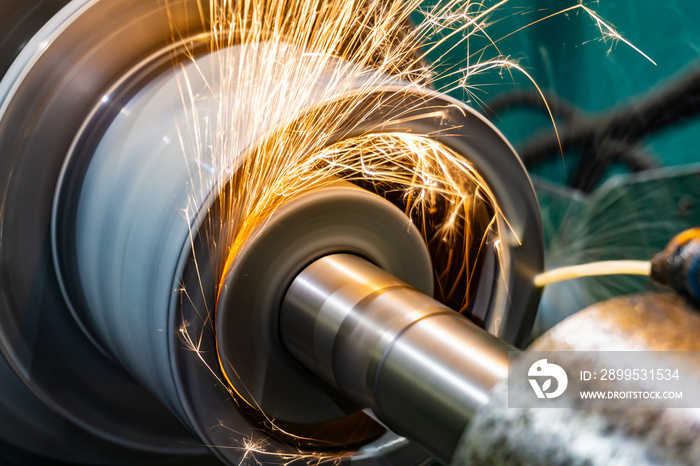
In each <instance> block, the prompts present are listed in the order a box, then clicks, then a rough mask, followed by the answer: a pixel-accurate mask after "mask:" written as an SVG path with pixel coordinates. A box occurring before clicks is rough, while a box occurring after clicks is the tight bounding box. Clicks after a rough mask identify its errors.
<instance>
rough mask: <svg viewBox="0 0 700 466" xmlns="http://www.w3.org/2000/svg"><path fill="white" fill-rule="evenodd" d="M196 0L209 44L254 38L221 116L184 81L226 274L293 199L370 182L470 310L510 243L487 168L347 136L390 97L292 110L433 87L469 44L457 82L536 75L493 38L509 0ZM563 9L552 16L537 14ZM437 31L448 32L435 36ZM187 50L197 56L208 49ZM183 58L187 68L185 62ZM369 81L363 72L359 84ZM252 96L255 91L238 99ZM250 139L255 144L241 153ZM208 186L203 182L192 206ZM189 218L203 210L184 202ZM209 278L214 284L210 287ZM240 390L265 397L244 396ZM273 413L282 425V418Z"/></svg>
mask: <svg viewBox="0 0 700 466" xmlns="http://www.w3.org/2000/svg"><path fill="white" fill-rule="evenodd" d="M197 2H198V5H199V10H200V12H201V16H202V17H201V20H202V23H203V24H204V25H205V30H207V31H208V42H207V44H206V45H207V49H208V51H209V52H215V51H224V52H225V51H226V50H230V49H232V48H234V47H235V46H237V45H240V44H247V45H248V47H246V48H245V49H244V51H243V55H241V56H236V57H234V56H233V55H230V54H227V53H222V54H219V55H217V57H218V58H217V61H216V63H215V70H214V74H215V76H216V79H215V81H216V82H208V83H207V86H206V88H207V92H208V93H209V94H210V95H208V97H210V98H211V97H213V99H214V101H215V102H216V105H217V107H216V109H215V112H214V116H213V117H207V118H202V116H201V115H199V114H198V112H197V107H196V105H195V104H196V102H197V101H198V100H199V99H201V98H202V95H199V94H197V93H196V92H194V91H193V89H192V86H191V80H193V79H195V78H201V77H196V76H188V74H187V73H184V74H183V76H184V78H183V79H181V82H180V89H181V96H182V101H183V106H184V109H185V112H186V114H187V115H188V122H189V123H191V124H188V125H187V126H186V127H183V128H180V144H181V145H182V147H183V148H184V152H185V153H186V154H187V155H188V157H191V158H193V159H197V160H200V161H202V162H203V163H202V164H201V165H200V166H197V167H195V166H192V167H191V173H190V176H191V177H192V180H193V183H192V184H193V185H198V183H195V182H194V181H195V179H197V178H198V177H202V176H203V174H202V168H201V167H202V166H207V167H211V169H212V171H213V172H215V173H220V174H222V175H221V178H220V179H219V180H218V185H217V189H218V191H219V192H220V195H219V197H218V202H219V203H220V206H219V207H220V208H221V211H222V212H226V213H227V216H226V218H225V219H224V220H223V221H221V223H220V224H217V225H208V228H209V230H210V231H212V232H215V234H213V235H212V236H213V237H214V238H216V241H217V244H216V245H214V244H212V249H214V248H215V247H216V248H219V247H221V245H226V246H225V253H224V254H220V255H219V256H220V257H219V260H220V263H218V264H217V265H216V267H217V270H218V276H219V277H224V276H225V275H226V270H227V269H228V268H229V267H230V265H231V264H232V262H233V261H234V260H235V258H236V255H237V253H238V252H239V251H240V249H241V247H243V245H244V244H245V242H246V240H247V239H248V238H249V237H250V236H251V234H253V232H254V231H255V230H256V228H258V227H259V226H260V225H261V224H263V223H264V222H265V221H266V219H269V218H270V216H271V215H273V214H274V212H275V211H276V210H277V209H279V207H280V206H281V205H283V204H284V203H285V202H287V201H288V200H290V199H294V198H295V197H297V196H299V195H301V194H303V193H305V192H307V191H309V190H311V189H317V188H319V187H323V186H326V185H329V184H331V183H335V182H337V180H339V179H340V180H346V181H350V182H354V183H358V184H360V185H362V186H367V187H370V188H371V189H374V190H375V191H376V192H378V193H379V194H380V195H383V196H386V197H388V198H391V199H392V200H393V201H394V202H395V203H397V204H399V205H400V206H401V207H402V208H403V209H404V211H405V212H406V214H407V215H408V216H409V217H410V218H411V220H412V221H413V222H414V224H416V225H417V226H418V227H419V230H421V232H422V233H423V235H424V236H425V240H426V242H427V244H428V245H429V246H430V249H431V253H432V255H433V257H440V258H444V260H436V261H435V265H436V271H435V276H436V283H437V288H438V290H439V294H440V295H441V297H442V298H443V299H444V300H450V299H453V300H454V299H455V296H457V302H456V307H459V308H460V309H465V308H466V307H467V305H468V299H469V287H470V284H471V283H472V280H473V277H474V276H475V275H476V273H477V271H478V270H479V266H480V264H479V257H481V251H483V250H484V249H485V248H493V249H494V251H495V252H496V253H497V254H500V253H501V249H500V248H498V238H499V237H500V236H501V235H502V233H503V232H504V231H505V229H507V228H509V227H508V223H507V219H505V218H504V217H503V215H502V214H501V211H500V209H499V206H498V203H497V202H496V201H495V199H494V198H493V195H492V194H491V192H490V190H489V188H488V186H487V185H486V183H485V182H484V180H483V179H482V178H481V177H480V175H479V173H478V172H477V170H476V169H475V167H473V166H472V165H471V164H470V163H469V161H468V160H466V159H464V158H463V157H462V156H460V155H458V154H456V153H454V152H453V151H451V150H450V149H449V148H447V147H445V146H443V145H441V144H439V143H437V142H436V141H435V140H433V139H431V138H430V136H432V135H430V134H400V133H386V132H384V131H382V130H381V128H376V130H375V131H372V130H370V131H365V132H364V133H363V134H362V135H359V136H354V137H351V138H346V139H341V140H337V138H336V136H337V134H339V133H343V132H344V131H345V132H347V128H343V127H341V126H340V122H343V121H345V120H347V118H346V117H347V116H348V115H350V114H351V113H353V112H354V117H353V118H355V119H356V120H362V119H363V115H367V114H368V113H370V112H372V111H375V110H376V108H378V107H380V106H381V105H382V104H383V103H382V102H381V101H380V100H377V101H376V102H368V101H367V100H366V99H359V98H358V99H355V100H353V98H352V97H351V98H349V99H345V100H343V101H342V105H336V106H333V105H330V106H324V107H323V110H322V111H321V112H319V111H304V112H299V111H297V112H296V113H294V112H292V114H290V109H295V110H299V109H301V108H303V107H304V102H308V101H312V100H313V101H321V102H330V101H333V99H335V98H336V96H337V95H339V94H343V91H345V90H348V89H353V90H354V93H355V94H356V95H365V96H366V95H369V94H372V91H373V90H374V89H376V88H379V87H380V86H382V85H385V84H386V83H387V82H388V81H390V82H391V83H392V85H394V86H400V87H403V88H405V89H407V90H410V89H414V88H416V87H417V86H430V85H431V83H433V82H436V81H437V78H439V77H440V76H439V73H438V72H437V69H438V67H439V65H442V64H444V62H446V61H447V56H448V55H449V53H450V51H451V50H452V49H454V48H455V47H464V48H465V49H466V50H467V51H468V52H467V57H468V58H467V61H466V62H464V63H460V64H457V65H452V66H447V67H444V69H443V70H442V71H441V72H440V73H442V75H443V76H461V77H462V79H460V80H459V83H458V84H457V85H458V86H460V87H462V88H464V89H467V90H469V89H470V86H471V80H472V79H473V77H474V76H476V75H478V74H481V73H485V72H488V71H490V70H504V69H505V70H507V71H509V72H510V71H511V70H515V71H516V72H520V73H523V74H525V75H526V76H528V78H529V79H530V80H531V81H532V82H533V83H534V80H533V79H532V78H531V77H530V76H529V75H528V74H527V71H526V70H525V69H524V68H522V67H520V66H519V65H518V64H517V63H516V62H515V61H513V60H511V59H510V58H509V57H508V56H507V55H505V54H503V53H502V52H501V50H500V49H499V45H498V43H499V42H500V41H501V40H503V39H504V38H505V37H508V35H507V36H505V37H502V38H499V39H493V38H492V37H491V35H490V34H489V32H488V30H489V27H490V26H492V24H493V22H494V20H493V15H494V13H496V12H498V11H500V10H502V9H503V8H505V7H506V6H507V4H508V3H509V0H501V1H498V2H493V3H492V4H490V5H489V4H486V3H480V2H472V1H459V0H449V1H446V2H442V3H438V4H437V5H435V6H432V7H429V8H427V9H426V7H425V6H424V5H423V3H424V2H423V1H422V0H383V1H376V0H355V1H346V0H210V1H208V2H207V1H205V0H197ZM574 8H579V9H583V11H586V12H587V13H588V14H589V15H590V16H591V18H592V19H593V20H594V21H595V22H596V24H597V25H598V27H599V28H600V29H601V32H602V33H603V34H605V35H606V36H609V37H615V38H616V39H618V40H623V41H624V42H625V43H628V42H627V41H625V40H624V39H622V38H621V36H619V34H617V33H616V32H615V30H614V29H613V28H612V26H610V25H609V24H607V23H605V22H604V21H603V20H602V19H601V18H600V17H599V16H597V15H596V14H595V13H594V12H593V10H590V9H589V8H587V7H585V6H583V5H580V6H578V7H574ZM416 11H419V12H421V13H422V16H423V17H424V18H425V19H424V21H423V22H421V23H420V24H413V22H412V15H413V14H414V12H416ZM565 11H566V10H565ZM561 13H563V12H560V13H556V14H561ZM551 16H552V15H543V17H542V18H541V19H538V20H536V21H534V22H533V23H536V22H539V21H542V20H544V19H546V18H548V17H551ZM436 30H443V31H446V33H445V34H443V35H442V36H441V38H440V39H438V40H434V39H433V34H434V32H435V31H436ZM515 32H517V31H515ZM515 32H514V33H515ZM185 35H186V31H173V40H174V41H177V40H178V39H179V38H181V37H183V36H185ZM509 35H510V34H509ZM451 43H452V44H454V45H451V46H449V47H447V49H446V50H445V44H451ZM474 44H478V45H474ZM628 45H631V44H629V43H628ZM290 48H293V49H295V50H301V51H303V53H302V55H301V57H295V58H294V59H291V60H290V59H289V57H290V55H289V50H290ZM239 51H240V49H239ZM438 51H439V53H438ZM188 52H189V54H190V58H191V60H192V63H194V64H195V65H197V60H196V57H197V56H198V55H197V53H196V52H195V51H194V50H190V51H188ZM436 54H437V55H438V58H437V59H435V58H432V60H431V64H430V65H428V64H427V63H428V57H429V56H431V57H432V56H434V55H436ZM179 66H181V67H182V69H183V70H184V65H183V64H180V65H179ZM195 68H196V66H195ZM202 75H204V73H202ZM376 76H383V77H386V78H382V79H376V78H375V77H376ZM320 79H324V80H327V81H328V82H329V85H328V90H327V92H326V93H325V94H324V95H320V96H318V95H314V96H311V95H310V92H311V90H310V89H309V88H307V87H305V86H294V87H286V88H279V86H280V85H282V84H281V83H285V82H286V83H290V82H292V83H303V82H315V81H317V80H320ZM358 82H361V83H364V84H362V86H361V89H360V90H359V91H358V89H357V87H358ZM251 83H253V85H251ZM441 90H442V91H446V92H449V91H450V90H452V89H441ZM243 93H244V94H245V96H246V98H245V99H234V98H231V96H239V95H242V94H243ZM312 97H313V98H312ZM259 109H265V111H264V112H261V111H259ZM408 113H410V109H409V111H407V114H408ZM399 118H400V117H399ZM203 120H204V121H203ZM273 122H274V123H273ZM279 122H282V124H280V123H279ZM244 123H245V124H244ZM259 127H265V128H267V127H270V128H272V129H271V130H270V131H268V132H267V133H266V135H265V137H264V138H262V140H260V139H259V138H257V133H256V131H257V128H259ZM451 130H453V131H457V130H458V128H452V129H451ZM254 141H255V142H254ZM241 147H246V148H247V149H246V151H245V154H244V155H243V156H242V155H241V153H240V148H241ZM207 195H209V193H203V192H195V193H192V198H193V203H192V204H193V206H194V205H199V200H200V199H202V198H205V197H206V196H207ZM188 215H192V213H190V212H186V216H188ZM189 220H190V219H189V218H188V221H189ZM477 226H478V227H477ZM200 285H201V288H200V292H202V294H203V295H204V294H205V293H204V292H203V290H202V288H203V287H204V284H201V283H200ZM192 292H193V291H192V290H190V291H189V293H192ZM214 311H215V310H214V303H206V309H202V310H201V319H202V321H203V322H204V323H205V324H206V325H208V326H212V325H213V323H212V318H213V316H212V314H213V313H214ZM181 333H182V335H181V340H182V341H183V344H185V345H187V346H188V347H190V348H191V349H192V350H193V351H195V352H196V351H198V349H197V348H198V337H197V336H191V335H189V334H188V330H187V328H186V327H183V328H182V329H181ZM210 369H211V370H212V372H213V373H216V372H217V371H216V370H215V369H214V368H210ZM238 395H239V397H240V398H241V399H242V400H244V401H245V402H246V403H248V404H249V405H251V406H252V407H255V406H256V403H255V401H254V400H250V399H249V397H247V396H246V395H245V394H240V393H239V394H238ZM267 423H268V424H269V425H272V426H274V421H273V420H270V419H268V420H267ZM272 430H274V427H273V429H272ZM236 448H240V449H241V451H242V452H243V460H247V459H249V460H251V461H257V460H255V455H256V454H264V452H265V448H264V445H261V444H258V443H256V444H245V445H242V446H240V447H236ZM340 456H342V454H340ZM299 457H302V458H306V459H308V460H309V462H310V463H312V464H316V463H322V462H325V461H336V460H337V459H338V458H339V453H338V452H336V453H333V454H330V455H328V456H326V455H325V454H323V453H312V454H309V455H306V454H305V453H302V452H300V453H299ZM299 457H294V458H289V460H290V461H291V460H294V459H298V458H299ZM285 460H287V458H285Z"/></svg>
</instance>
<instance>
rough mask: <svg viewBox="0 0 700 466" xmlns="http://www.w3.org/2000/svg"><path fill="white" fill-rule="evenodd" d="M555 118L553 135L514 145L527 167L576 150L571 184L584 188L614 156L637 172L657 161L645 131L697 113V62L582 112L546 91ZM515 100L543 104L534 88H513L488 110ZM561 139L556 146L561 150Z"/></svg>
mask: <svg viewBox="0 0 700 466" xmlns="http://www.w3.org/2000/svg"><path fill="white" fill-rule="evenodd" d="M547 99H548V103H549V106H550V109H551V110H552V114H553V115H554V116H555V118H560V119H561V120H562V121H563V123H564V125H562V126H560V128H559V130H560V133H559V136H560V139H559V140H558V139H557V137H556V134H555V133H554V132H553V131H550V132H547V133H546V134H540V135H536V136H534V137H533V138H531V139H530V140H529V141H528V142H527V143H525V144H524V145H522V146H521V147H520V148H519V151H518V152H519V154H520V157H521V159H522V160H523V163H525V165H526V166H527V167H529V168H531V167H533V166H536V165H538V164H541V163H543V162H546V161H547V160H549V159H551V158H554V157H559V156H561V153H562V152H561V151H562V150H563V152H564V153H567V152H574V151H578V152H580V153H582V154H583V158H582V160H581V162H580V163H579V166H578V168H577V170H576V172H574V175H573V177H572V180H571V181H572V185H573V186H574V187H576V188H577V189H581V190H583V191H590V190H591V189H593V187H594V186H595V184H596V183H597V181H598V180H599V179H600V178H601V177H602V175H603V174H604V172H605V169H606V168H607V167H609V165H610V164H611V163H612V162H614V161H619V162H621V163H624V164H625V165H626V166H627V167H628V168H629V169H630V170H632V171H634V172H637V171H643V170H648V169H650V168H654V167H656V163H655V162H654V161H653V159H652V158H651V157H650V155H649V154H647V153H646V152H645V151H644V150H643V149H642V148H641V147H640V145H639V141H640V140H641V139H643V138H644V137H647V136H649V135H650V134H653V133H655V132H658V131H660V130H663V129H665V128H667V127H669V126H671V125H673V124H675V123H677V122H679V121H682V120H684V119H687V118H691V117H695V116H697V115H698V113H700V68H696V69H694V70H692V71H691V72H689V73H687V74H685V76H683V77H681V78H679V79H678V80H677V81H676V82H675V83H673V84H672V85H670V86H667V87H665V88H662V89H660V90H654V91H651V92H650V93H649V94H648V97H646V98H644V99H640V100H638V101H636V102H633V103H631V104H629V105H627V106H625V107H623V108H621V109H619V110H617V111H614V112H612V113H608V114H605V115H601V116H597V117H593V118H590V117H586V116H585V115H584V113H583V112H582V111H581V110H579V109H577V108H576V107H575V106H573V105H571V104H569V103H568V102H565V101H563V100H562V99H560V98H556V97H553V96H549V97H547ZM517 106H526V107H534V108H538V109H542V110H546V106H545V105H544V102H542V98H541V96H540V95H539V94H538V93H534V92H531V93H517V94H512V95H509V96H505V97H501V98H499V99H498V100H496V101H495V102H493V103H492V104H491V105H490V110H489V111H487V112H486V113H487V115H491V116H493V115H494V114H496V113H499V112H502V111H504V110H507V109H511V108H514V107H517ZM560 141H561V150H560V145H559V144H560Z"/></svg>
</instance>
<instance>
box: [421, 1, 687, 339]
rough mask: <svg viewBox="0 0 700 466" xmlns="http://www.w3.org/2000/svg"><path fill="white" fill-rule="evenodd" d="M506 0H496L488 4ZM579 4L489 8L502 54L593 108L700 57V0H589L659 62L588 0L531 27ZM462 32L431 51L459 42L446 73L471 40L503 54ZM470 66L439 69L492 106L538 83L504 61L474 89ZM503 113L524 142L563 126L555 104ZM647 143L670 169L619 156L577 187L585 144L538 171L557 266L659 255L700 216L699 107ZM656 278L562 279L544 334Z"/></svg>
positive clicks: (502, 125)
mask: <svg viewBox="0 0 700 466" xmlns="http://www.w3.org/2000/svg"><path fill="white" fill-rule="evenodd" d="M495 3H496V2H491V1H487V2H486V3H485V6H486V7H489V6H491V5H494V4H495ZM578 3H579V2H578V1H570V0H538V1H524V0H513V1H509V2H507V3H506V4H505V5H504V6H503V7H501V8H499V9H498V10H497V11H494V13H493V15H491V16H490V24H489V25H488V27H487V28H486V32H488V34H489V35H490V37H491V38H492V39H493V40H495V41H498V47H499V48H500V51H501V52H502V53H503V55H506V56H508V57H509V58H510V59H511V60H515V61H516V62H517V63H518V64H519V65H520V66H522V67H523V68H525V69H526V70H527V71H528V73H530V75H531V76H532V77H533V78H534V80H535V81H536V82H537V84H538V85H539V86H540V87H541V88H542V90H543V91H545V92H547V93H551V94H554V95H556V96H559V97H560V98H563V99H564V100H566V101H568V102H570V103H572V104H574V105H575V106H576V107H577V108H578V109H580V111H582V112H583V114H584V115H585V116H587V117H594V116H596V115H603V114H605V113H606V112H610V111H613V110H615V109H619V108H622V107H625V106H626V105H629V103H631V102H634V101H635V100H636V99H643V98H644V97H645V96H649V95H653V93H655V92H658V90H659V89H661V88H664V87H666V86H670V85H672V83H673V82H674V81H675V80H676V79H677V78H679V77H681V76H683V75H684V74H686V73H688V72H689V71H690V70H694V69H698V68H700V1H698V0H668V1H665V2H659V1H652V0H611V1H605V0H599V1H594V2H584V4H585V5H586V6H587V7H589V8H590V9H592V10H594V11H595V12H596V13H597V14H598V15H599V16H600V17H601V18H603V19H604V20H605V21H606V22H607V23H609V24H611V25H613V26H614V28H615V30H616V31H618V32H619V33H620V34H621V35H622V36H623V37H624V38H625V39H627V40H629V41H630V42H631V43H633V44H634V45H635V46H637V47H638V48H639V49H641V50H642V51H643V52H644V53H645V54H647V55H648V56H649V57H650V58H651V59H652V60H654V61H655V62H656V65H654V64H652V63H651V62H650V61H649V60H647V59H646V58H645V57H644V56H642V55H641V54H640V53H639V52H637V51H635V50H633V49H632V48H631V47H629V46H628V45H626V44H624V43H623V42H621V41H615V40H613V39H611V38H606V37H604V36H603V34H602V33H601V30H600V29H599V27H598V25H597V24H596V21H595V20H594V19H593V18H591V17H590V16H589V15H588V14H587V13H586V12H585V11H583V10H581V9H578V10H575V11H571V12H568V13H566V14H563V15H558V16H555V17H552V18H549V19H547V20H545V21H542V22H539V23H537V24H534V25H531V26H528V27H526V26H527V25H528V24H530V23H532V22H533V21H536V20H538V19H539V18H543V17H545V16H548V15H549V14H552V13H555V12H556V11H560V10H563V9H566V8H568V7H570V6H573V5H577V4H578ZM426 5H428V4H427V3H426ZM464 5H466V3H464V4H463V6H464ZM472 8H476V7H472ZM472 11H474V10H472ZM415 19H416V21H417V22H420V21H421V19H422V17H421V15H419V14H418V15H416V17H415ZM523 27H525V29H523V30H522V31H519V32H517V33H515V34H513V35H510V36H509V37H506V36H508V35H509V34H510V33H512V32H513V31H516V30H518V29H520V28H523ZM436 34H438V35H439V33H436ZM442 34H445V32H444V31H443V32H442ZM504 37H505V39H503V40H500V38H504ZM460 40H462V38H461V37H460V38H459V39H457V38H455V39H454V40H452V41H448V43H446V44H444V46H443V47H444V48H443V49H438V50H436V53H434V54H432V58H436V57H437V56H439V55H440V54H441V53H442V52H443V51H444V50H448V49H449V48H451V47H454V49H453V50H452V51H451V52H450V54H449V60H448V63H443V64H442V66H440V64H438V70H439V72H442V73H444V72H445V71H446V70H448V69H449V67H450V66H454V65H455V64H462V65H463V64H464V63H466V59H467V56H468V54H469V52H468V51H470V52H471V53H473V52H474V51H476V50H480V49H481V48H483V47H487V48H486V50H485V53H484V55H483V58H484V59H489V58H494V57H496V56H497V55H498V52H497V51H496V50H495V49H494V47H488V44H489V42H488V40H487V39H486V38H484V37H472V38H470V40H469V48H467V47H466V45H465V44H464V43H461V44H458V42H459V41H460ZM473 60H474V58H472V63H473V62H474V61H473ZM461 77H462V76H459V75H457V76H455V75H452V76H449V77H448V78H442V79H437V80H436V81H435V86H436V87H437V88H438V89H441V90H445V91H448V92H449V93H450V94H452V95H453V96H454V97H457V98H459V99H461V100H463V101H465V102H468V103H469V104H470V105H472V106H473V107H475V108H477V109H482V110H484V109H485V108H487V106H488V103H489V101H491V100H493V99H495V98H497V97H498V96H499V95H503V94H504V93H508V92H514V91H524V90H531V91H534V90H535V87H534V86H533V85H532V83H531V82H530V81H529V80H528V78H526V77H525V76H523V75H522V74H520V73H518V72H517V71H515V70H513V71H511V72H508V71H507V70H505V69H500V70H493V71H492V72H489V73H487V74H484V75H481V76H477V77H473V78H472V79H470V80H469V81H468V84H469V85H470V86H471V87H470V90H471V92H468V91H466V90H465V89H464V88H463V87H460V86H459V84H460V81H459V78H461ZM689 98H691V97H690V96H689ZM492 121H493V123H494V124H495V125H496V126H497V127H498V128H499V129H500V130H501V131H502V132H503V133H504V134H505V135H506V137H507V138H508V139H509V140H510V141H511V142H512V143H513V145H514V146H515V147H516V149H517V148H518V146H519V145H520V144H522V143H523V141H526V140H527V139H528V138H530V137H532V136H533V135H535V134H538V133H540V132H543V131H545V132H551V131H552V122H551V121H550V119H549V117H548V115H547V114H546V113H544V112H542V111H539V110H526V109H517V110H510V111H507V112H505V113H501V114H499V115H496V116H495V117H493V118H492ZM560 123H561V122H560ZM642 144H643V147H644V149H645V150H646V151H648V152H649V153H650V154H651V155H652V157H653V159H654V160H655V161H656V163H657V165H658V166H659V167H661V168H659V169H655V170H652V171H649V172H644V173H641V174H629V173H628V171H629V170H627V169H626V168H625V167H624V166H622V165H620V164H616V165H614V166H613V167H612V168H611V169H610V170H609V171H608V172H607V176H606V177H604V179H603V181H602V182H601V183H599V185H598V187H597V189H596V190H595V191H594V192H593V193H591V194H585V193H582V192H578V191H575V190H572V189H570V188H568V187H567V186H566V178H567V176H570V173H571V171H572V170H574V169H575V168H576V162H577V158H578V157H579V156H578V155H577V154H565V156H559V157H554V158H552V159H551V160H550V161H549V162H548V163H546V164H544V165H542V166H538V167H536V168H534V169H532V170H531V175H532V177H533V181H534V183H535V187H536V191H537V194H538V199H539V202H540V207H541V211H542V217H543V225H544V227H545V236H546V238H545V242H546V246H547V255H546V264H547V268H554V267H557V266H562V265H572V264H578V263H584V262H588V261H595V260H608V259H648V258H650V257H651V256H652V255H653V254H654V253H655V252H657V251H659V250H661V249H663V247H664V246H665V244H666V243H667V242H668V240H669V239H670V238H671V237H672V236H673V235H674V234H675V233H677V232H679V231H681V230H683V229H685V228H689V227H692V226H698V225H700V118H691V119H688V120H686V121H683V122H680V123H678V124H675V125H674V126H673V127H671V128H669V129H666V130H663V131H661V132H658V133H656V134H654V135H653V136H650V137H648V138H647V139H645V140H643V141H642ZM653 289H655V288H654V286H652V285H650V284H649V282H648V280H645V279H642V278H638V277H637V278H635V277H625V276H617V277H606V278H604V279H600V278H596V279H580V280H572V281H568V282H563V283H559V284H555V285H551V286H549V287H547V288H546V289H545V293H544V296H543V299H542V303H541V305H540V309H539V315H538V323H537V328H536V333H539V332H542V331H543V330H545V329H546V328H549V327H550V326H551V325H553V324H554V323H556V322H558V321H559V320H561V319H562V318H564V317H566V316H567V315H569V314H571V313H573V312H575V311H577V310H580V309H581V308H583V307H585V306H587V305H589V304H592V303H594V302H597V301H600V300H602V299H606V298H609V297H612V296H616V295H619V294H628V293H636V292H641V291H646V290H653Z"/></svg>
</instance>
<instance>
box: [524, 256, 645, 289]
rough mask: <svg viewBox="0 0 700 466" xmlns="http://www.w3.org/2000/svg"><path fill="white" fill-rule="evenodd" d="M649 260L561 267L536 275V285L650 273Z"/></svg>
mask: <svg viewBox="0 0 700 466" xmlns="http://www.w3.org/2000/svg"><path fill="white" fill-rule="evenodd" d="M650 273H651V262H649V261H628V260H620V261H602V262H591V263H588V264H581V265H572V266H568V267H559V268H557V269H554V270H549V271H547V272H544V273H541V274H539V275H537V276H536V277H535V286H545V285H549V284H551V283H556V282H561V281H564V280H571V279H572V278H580V277H592V276H595V275H622V274H625V275H647V276H648V275H649V274H650Z"/></svg>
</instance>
